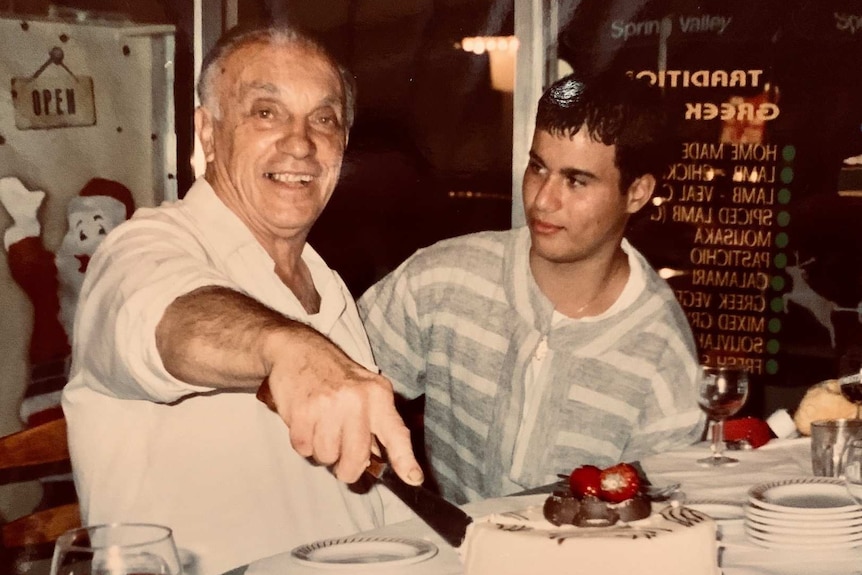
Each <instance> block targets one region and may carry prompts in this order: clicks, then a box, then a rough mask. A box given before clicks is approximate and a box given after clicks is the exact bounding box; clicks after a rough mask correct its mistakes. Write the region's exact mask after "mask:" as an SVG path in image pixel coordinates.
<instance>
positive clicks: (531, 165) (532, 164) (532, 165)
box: [527, 161, 545, 174]
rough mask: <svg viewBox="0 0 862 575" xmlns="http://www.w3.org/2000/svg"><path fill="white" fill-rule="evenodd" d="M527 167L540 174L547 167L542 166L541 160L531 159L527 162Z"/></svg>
mask: <svg viewBox="0 0 862 575" xmlns="http://www.w3.org/2000/svg"><path fill="white" fill-rule="evenodd" d="M527 168H528V169H529V170H530V171H531V172H533V173H535V174H540V173H542V170H544V169H545V168H544V166H542V164H540V163H539V162H536V161H530V162H529V163H528V164H527Z"/></svg>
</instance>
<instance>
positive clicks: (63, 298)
mask: <svg viewBox="0 0 862 575" xmlns="http://www.w3.org/2000/svg"><path fill="white" fill-rule="evenodd" d="M44 199H45V192H42V191H30V190H28V189H27V188H26V187H25V186H24V185H23V184H22V183H21V182H20V181H19V180H18V178H0V203H2V204H3V207H4V208H6V211H8V212H9V215H11V216H12V220H13V225H12V226H11V227H10V228H9V229H7V230H6V233H5V234H4V237H3V240H4V242H3V243H4V246H5V248H6V251H7V252H8V261H9V271H10V272H11V274H12V278H13V279H14V280H15V281H16V282H17V283H18V285H20V286H21V288H22V289H23V290H24V292H25V293H26V294H27V297H29V298H30V301H31V302H32V303H33V333H32V336H31V337H30V348H29V360H30V382H29V384H28V385H27V388H26V390H25V393H24V399H23V401H22V403H21V410H20V413H21V418H22V420H23V422H24V423H25V424H27V425H37V424H39V423H42V422H44V421H47V420H50V419H54V418H57V417H62V410H61V408H60V392H61V391H62V389H63V386H64V385H65V384H66V381H67V379H68V374H69V360H70V351H71V345H70V342H71V335H72V323H73V321H74V318H75V308H76V306H77V302H78V294H79V292H80V290H81V284H82V283H83V281H84V272H86V271H87V264H89V262H90V257H91V256H92V255H93V252H95V251H96V248H97V247H98V245H99V244H100V243H101V242H102V240H103V239H104V238H105V236H106V235H107V234H108V232H110V231H111V230H112V229H114V228H115V227H117V225H119V224H120V223H122V222H123V221H125V220H127V219H128V218H130V217H131V215H132V212H133V211H134V209H135V206H134V200H133V199H132V194H131V192H130V191H129V189H128V188H126V187H125V186H124V185H122V184H120V183H118V182H115V181H112V180H105V179H101V178H94V179H92V180H90V181H89V182H87V185H85V186H84V188H83V189H82V190H81V191H80V192H79V194H78V196H77V197H75V198H73V199H72V200H71V201H70V202H69V204H68V206H67V209H66V213H67V224H68V230H67V232H66V235H65V237H64V238H63V242H62V244H61V245H60V247H59V249H58V250H57V252H56V254H55V253H51V252H50V251H48V250H47V249H46V248H45V245H44V244H43V242H42V238H41V226H40V224H39V220H38V218H37V212H38V210H39V206H41V205H42V201H43V200H44ZM43 486H44V487H45V496H44V497H43V503H47V502H48V501H51V502H52V503H51V504H53V502H61V501H60V500H65V499H68V498H69V497H74V489H73V488H72V486H71V481H70V480H69V478H68V476H56V477H52V478H46V479H44V480H43Z"/></svg>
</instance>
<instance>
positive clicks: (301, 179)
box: [264, 172, 312, 184]
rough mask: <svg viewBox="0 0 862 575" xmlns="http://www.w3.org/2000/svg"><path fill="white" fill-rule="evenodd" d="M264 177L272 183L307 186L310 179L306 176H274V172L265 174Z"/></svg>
mask: <svg viewBox="0 0 862 575" xmlns="http://www.w3.org/2000/svg"><path fill="white" fill-rule="evenodd" d="M264 176H265V177H266V178H268V179H270V180H272V181H274V182H283V183H286V184H297V183H299V184H307V183H308V182H310V181H311V179H312V178H311V176H310V175H308V174H276V173H274V172H266V173H265V174H264Z"/></svg>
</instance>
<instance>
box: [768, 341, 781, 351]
mask: <svg viewBox="0 0 862 575" xmlns="http://www.w3.org/2000/svg"><path fill="white" fill-rule="evenodd" d="M780 348H781V345H780V344H779V343H778V340H777V339H770V340H769V341H767V342H766V351H768V352H769V353H778V350H779V349H780Z"/></svg>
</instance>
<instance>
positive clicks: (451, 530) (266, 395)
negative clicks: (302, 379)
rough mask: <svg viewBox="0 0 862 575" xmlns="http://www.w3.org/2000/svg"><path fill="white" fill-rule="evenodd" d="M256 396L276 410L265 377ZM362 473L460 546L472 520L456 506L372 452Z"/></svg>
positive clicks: (446, 539)
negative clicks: (404, 477) (412, 482)
mask: <svg viewBox="0 0 862 575" xmlns="http://www.w3.org/2000/svg"><path fill="white" fill-rule="evenodd" d="M256 397H257V399H258V400H260V401H261V402H263V403H264V404H265V405H266V406H267V407H268V408H269V409H270V410H272V411H276V408H275V401H274V400H273V397H272V392H271V391H270V389H269V378H266V379H264V380H263V382H262V383H261V385H260V387H259V388H258V390H257V393H256ZM365 474H366V475H367V476H369V479H371V480H374V481H379V482H380V483H382V484H383V485H385V486H386V487H388V488H389V490H390V491H391V492H392V493H394V494H395V495H396V496H397V497H398V498H399V499H400V500H401V501H403V502H404V503H405V504H406V505H407V507H409V508H410V509H412V510H413V512H414V513H416V515H418V516H419V518H420V519H422V520H423V521H424V522H425V523H427V524H428V526H429V527H431V529H433V530H434V531H436V532H437V534H438V535H440V536H441V537H442V538H443V539H444V540H445V541H446V543H448V544H449V545H451V546H452V547H460V546H461V544H462V543H463V542H464V537H465V536H466V534H467V526H468V525H470V523H472V522H473V518H472V517H470V516H469V515H467V514H466V513H464V511H462V510H461V508H460V507H458V506H457V505H455V504H454V503H450V502H449V501H447V500H446V499H445V498H443V497H442V496H440V495H437V494H436V493H434V492H433V491H431V490H429V489H426V488H424V487H421V486H419V487H417V486H413V485H410V484H408V483H404V482H403V481H402V480H401V478H400V477H398V474H397V473H395V471H394V470H393V469H392V467H391V466H390V465H389V463H387V462H386V461H385V460H384V459H383V458H381V457H380V456H378V455H376V454H374V453H372V454H371V458H370V462H369V464H368V467H367V468H366V469H365Z"/></svg>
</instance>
